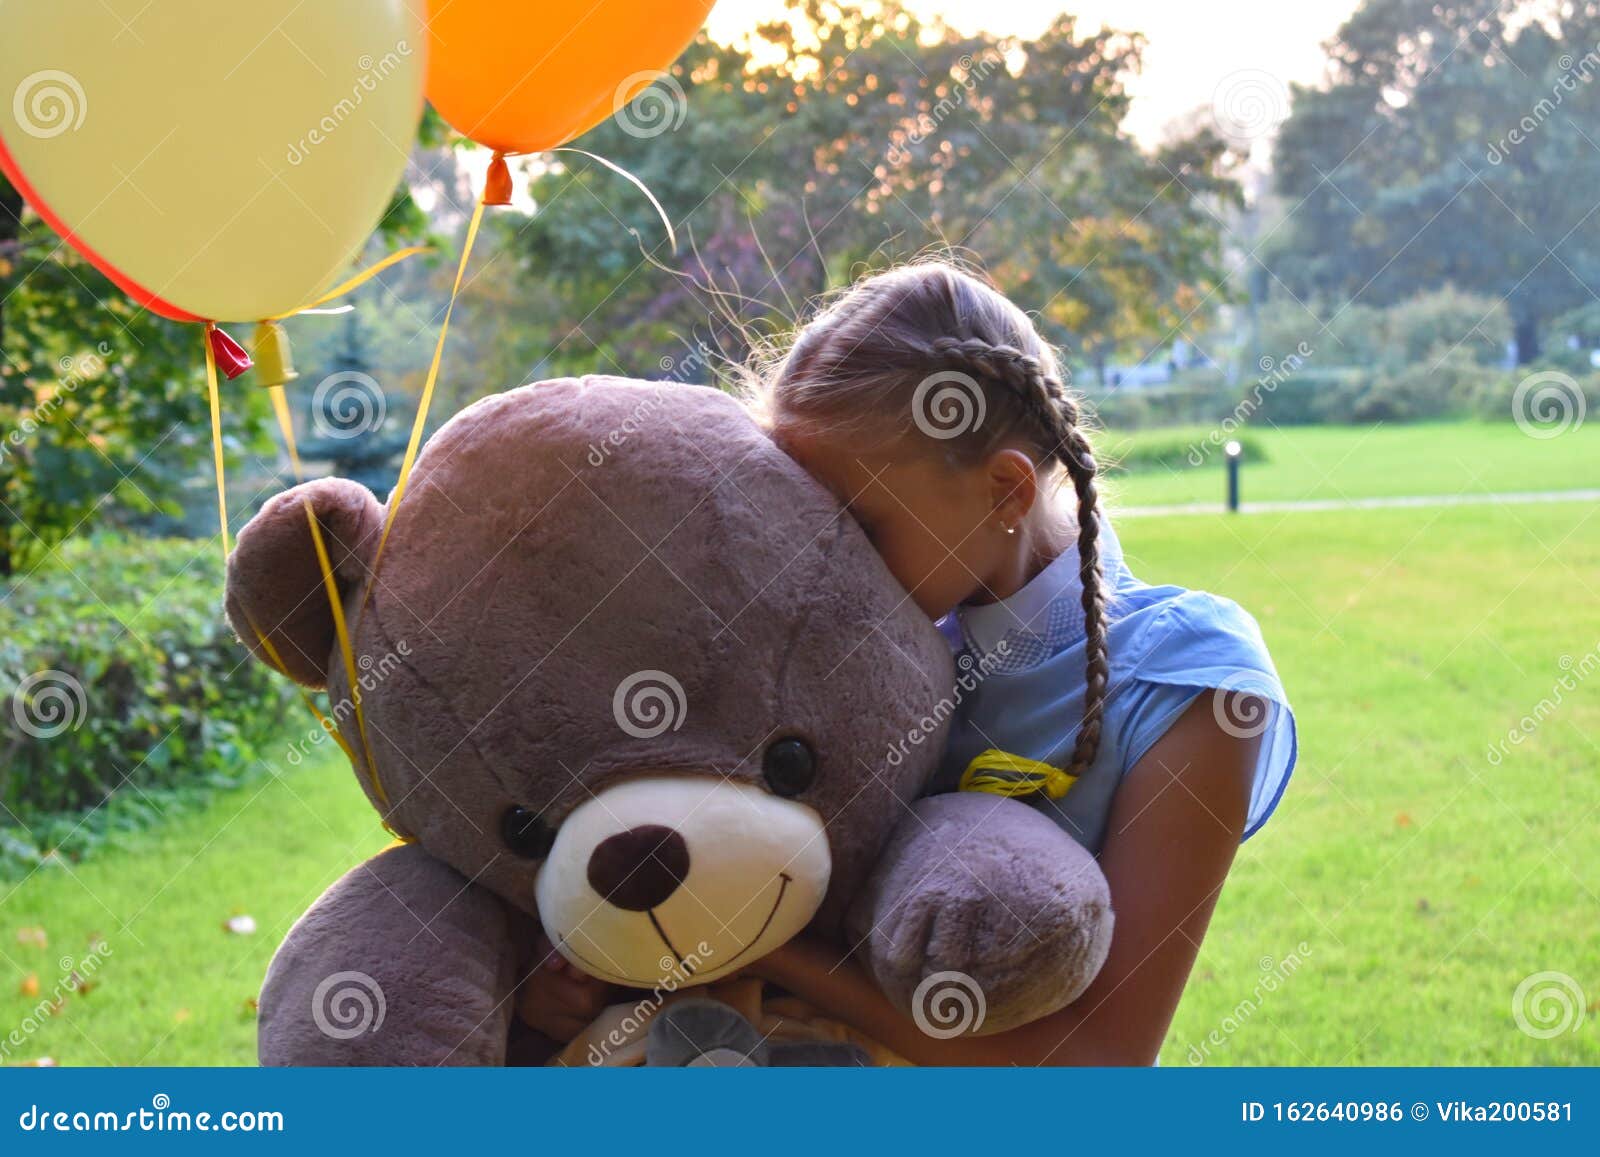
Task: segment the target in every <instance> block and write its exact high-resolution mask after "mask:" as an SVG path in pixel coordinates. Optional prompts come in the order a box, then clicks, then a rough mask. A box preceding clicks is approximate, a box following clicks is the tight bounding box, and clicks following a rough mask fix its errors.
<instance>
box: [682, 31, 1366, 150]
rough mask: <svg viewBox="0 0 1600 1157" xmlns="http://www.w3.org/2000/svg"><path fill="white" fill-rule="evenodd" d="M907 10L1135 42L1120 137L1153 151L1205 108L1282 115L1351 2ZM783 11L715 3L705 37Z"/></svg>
mask: <svg viewBox="0 0 1600 1157" xmlns="http://www.w3.org/2000/svg"><path fill="white" fill-rule="evenodd" d="M909 7H911V8H912V9H914V10H915V11H917V12H918V13H919V14H921V15H931V14H935V13H937V14H938V15H940V16H943V17H944V18H945V20H946V22H947V23H949V24H951V25H953V26H954V27H956V28H958V29H960V30H961V31H963V32H972V31H975V30H977V29H979V28H982V29H984V30H987V31H989V32H995V33H1002V34H1014V35H1022V36H1028V35H1035V34H1037V33H1038V32H1039V31H1040V30H1041V29H1042V28H1044V27H1045V26H1046V25H1048V24H1049V22H1050V20H1051V19H1052V18H1053V17H1054V16H1055V15H1056V14H1057V13H1059V12H1062V11H1069V12H1071V13H1073V14H1074V15H1076V16H1077V17H1078V20H1079V23H1080V27H1084V28H1086V29H1088V28H1098V27H1101V26H1105V25H1110V26H1111V27H1114V28H1117V29H1119V30H1121V31H1138V32H1143V33H1144V34H1145V36H1146V38H1147V40H1148V44H1147V46H1146V49H1145V58H1144V59H1145V67H1144V73H1143V75H1141V76H1138V77H1135V78H1133V80H1132V82H1131V83H1130V85H1129V89H1130V91H1131V92H1132V93H1133V95H1134V104H1133V110H1132V112H1131V113H1130V114H1129V117H1128V121H1127V123H1126V127H1127V129H1128V131H1129V132H1131V133H1133V134H1134V135H1135V136H1137V137H1138V138H1139V139H1140V140H1142V141H1145V142H1146V143H1154V142H1156V141H1158V140H1160V139H1161V136H1162V130H1163V128H1164V126H1166V125H1167V124H1168V123H1169V122H1170V121H1172V120H1174V119H1176V118H1179V117H1182V116H1184V115H1186V114H1188V113H1190V112H1191V111H1192V110H1194V109H1196V108H1200V107H1210V106H1212V105H1213V104H1218V105H1221V106H1223V107H1224V108H1225V109H1226V110H1227V112H1226V113H1225V117H1226V118H1231V119H1232V120H1233V121H1234V122H1236V124H1237V126H1238V127H1239V128H1240V130H1241V131H1250V130H1252V129H1253V126H1255V125H1257V124H1258V123H1259V122H1260V121H1261V120H1262V119H1263V118H1267V119H1270V118H1273V117H1281V115H1284V114H1286V113H1287V107H1286V102H1287V92H1288V85H1289V83H1290V82H1291V81H1300V82H1314V81H1316V80H1317V79H1318V78H1319V77H1320V76H1321V74H1322V59H1323V56H1322V49H1321V44H1322V42H1323V41H1324V40H1327V39H1328V38H1329V37H1331V36H1332V35H1333V33H1334V32H1335V31H1337V30H1338V27H1339V25H1340V24H1341V23H1343V22H1344V20H1345V18H1346V17H1348V16H1349V15H1350V13H1351V12H1352V11H1354V9H1355V7H1356V0H1231V2H1223V3H1217V4H1205V3H1198V2H1196V0H1115V2H1113V0H1073V2H1070V3H1069V2H1066V0H909ZM783 9H784V4H783V2H782V0H720V2H719V3H718V4H717V7H716V9H715V10H714V11H713V12H712V14H711V21H710V25H709V27H710V30H711V33H712V35H714V36H716V37H718V38H719V39H722V38H727V37H731V36H735V35H737V34H738V33H739V32H740V31H742V30H745V29H748V28H751V27H753V26H754V25H756V24H758V23H760V22H762V21H764V20H771V19H773V18H774V17H775V16H777V15H779V14H781V13H782V11H783Z"/></svg>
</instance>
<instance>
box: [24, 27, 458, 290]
mask: <svg viewBox="0 0 1600 1157" xmlns="http://www.w3.org/2000/svg"><path fill="white" fill-rule="evenodd" d="M420 3H421V0H416V4H417V6H416V7H414V6H413V3H412V0H310V2H307V0H44V2H39V0H32V2H30V0H14V2H11V3H4V2H0V167H3V168H4V170H5V172H6V174H7V175H8V176H9V177H10V178H11V180H12V182H13V183H14V184H16V186H17V187H18V189H19V191H21V193H22V194H23V196H24V197H25V198H27V200H28V202H29V204H31V205H32V206H33V207H34V209H35V210H36V211H38V213H39V214H40V216H42V217H43V218H44V219H45V220H46V221H48V222H49V223H50V224H51V225H52V226H53V227H54V228H55V229H56V230H57V231H58V232H59V233H61V235H62V236H63V237H65V238H66V239H67V240H68V241H70V242H71V243H72V244H73V245H74V246H76V247H77V248H78V249H79V250H80V251H81V252H82V253H83V254H84V255H85V256H86V257H88V258H89V260H91V261H93V262H94V263H95V264H96V265H97V266H99V267H100V268H101V269H102V270H103V271H104V272H105V273H106V274H107V275H108V276H110V277H111V279H112V280H113V281H115V282H116V283H117V284H118V285H119V286H121V287H122V288H123V289H124V290H125V291H127V292H128V293H129V294H130V295H131V296H133V297H134V298H135V299H136V300H138V301H140V302H141V303H143V304H144V305H146V306H147V307H149V308H150V309H152V310H154V311H156V312H158V313H161V314H164V315H166V316H168V317H173V318H177V319H179V320H186V321H188V320H202V319H203V320H207V321H253V320H256V319H259V318H265V317H274V316H277V315H280V314H286V313H290V312H292V311H294V310H296V309H298V308H300V307H301V306H303V305H306V304H307V303H309V302H310V301H312V300H313V299H314V298H316V297H317V296H318V295H319V294H320V293H321V292H322V291H324V290H326V289H327V288H328V287H330V286H331V285H332V284H333V282H334V280H335V279H336V278H337V277H338V276H339V274H340V273H341V272H342V271H343V270H344V269H345V267H346V266H347V265H348V264H349V262H350V261H351V260H352V259H353V258H354V257H355V256H356V255H357V253H358V252H359V251H360V249H361V246H362V244H363V243H364V242H365V241H366V240H367V238H368V236H369V235H370V234H371V232H372V230H373V228H374V226H376V225H377V223H378V221H379V218H380V216H381V215H382V213H383V211H384V209H385V208H386V206H387V205H388V204H389V201H390V198H391V197H392V195H393V193H394V190H395V188H396V186H397V185H398V183H399V181H400V178H401V176H402V174H403V173H404V171H405V165H406V159H407V155H408V152H409V150H410V147H411V142H412V138H413V136H414V134H415V132H416V126H417V121H418V118H419V117H420V116H421V112H422V90H423V78H424V75H425V72H426V49H427V44H426V40H427V37H426V33H425V32H424V29H423V22H422V18H421V15H420Z"/></svg>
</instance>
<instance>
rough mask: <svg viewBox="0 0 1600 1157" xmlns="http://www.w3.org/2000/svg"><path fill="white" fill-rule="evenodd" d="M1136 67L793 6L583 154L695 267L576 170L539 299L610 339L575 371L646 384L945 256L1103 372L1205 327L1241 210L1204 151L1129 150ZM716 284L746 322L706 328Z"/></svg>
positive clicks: (906, 21)
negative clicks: (870, 275)
mask: <svg viewBox="0 0 1600 1157" xmlns="http://www.w3.org/2000/svg"><path fill="white" fill-rule="evenodd" d="M1140 48H1141V42H1140V41H1139V39H1138V38H1137V37H1132V36H1126V35H1122V34H1118V33H1114V32H1096V33H1090V34H1083V33H1080V32H1079V31H1078V29H1077V27H1076V25H1075V24H1074V22H1073V20H1072V18H1071V17H1067V16H1063V17H1060V18H1059V19H1058V20H1057V21H1056V22H1055V24H1054V25H1052V27H1051V28H1049V29H1048V30H1046V32H1045V33H1044V34H1042V35H1041V36H1040V37H1039V38H1038V39H1037V40H1034V41H1029V42H1021V41H1016V40H1010V39H997V38H994V37H990V36H986V35H980V36H974V37H964V36H961V35H959V34H957V33H956V32H954V31H952V30H950V29H949V28H947V27H945V26H944V25H942V24H940V23H938V22H931V23H925V22H923V21H920V20H919V19H918V18H917V17H916V16H915V15H914V14H913V13H911V12H909V11H907V10H906V9H904V8H902V7H901V6H900V5H899V4H898V3H896V2H894V0H885V2H884V3H882V4H880V5H873V6H871V7H869V8H866V9H862V8H857V7H853V6H846V5H843V4H835V3H828V2H825V0H796V2H795V3H794V4H793V6H792V8H791V11H790V13H789V19H788V20H787V21H786V22H783V23H777V24H772V25H768V26H765V27H762V28H760V29H758V30H757V31H756V32H755V34H754V35H753V36H752V37H751V39H750V42H749V43H747V44H740V45H733V46H728V45H719V44H715V43H713V42H710V41H708V40H706V39H704V38H702V39H701V40H699V41H697V42H696V43H695V44H694V45H693V46H692V47H691V48H690V49H689V51H688V52H687V53H686V54H685V55H684V57H683V58H682V59H681V60H680V61H679V62H678V64H677V66H675V68H674V69H673V71H672V74H671V76H670V77H669V78H666V79H664V80H663V81H662V82H661V83H659V84H658V85H657V87H656V88H655V89H654V90H653V91H652V92H650V93H647V94H646V96H644V97H640V98H638V99H637V100H636V101H635V102H634V105H633V106H630V108H629V109H626V110H624V111H623V113H622V114H621V115H619V116H618V117H617V118H615V119H614V120H613V121H611V122H608V123H607V124H605V125H603V126H602V127H600V128H598V129H596V130H595V131H594V132H592V133H591V134H589V136H588V137H586V138H585V139H584V140H583V141H582V142H580V143H581V144H582V145H583V147H585V148H587V149H590V150H592V151H594V152H596V153H598V154H600V155H603V156H605V157H607V158H609V159H611V160H614V161H616V162H618V163H619V164H622V165H624V166H625V167H627V168H628V169H629V170H630V171H632V172H633V173H635V174H637V175H638V176H639V177H640V178H641V179H642V180H643V181H644V182H645V183H646V184H647V185H648V186H649V187H650V188H651V189H652V190H653V191H654V193H655V194H656V195H657V197H659V199H660V200H661V202H662V204H663V205H664V206H665V208H666V211H667V212H668V214H669V215H670V216H671V217H672V219H673V220H674V221H675V222H676V223H677V224H678V228H679V230H680V232H681V233H683V234H684V235H685V236H686V237H689V238H692V241H693V250H692V252H690V253H689V254H688V255H687V256H686V257H684V258H681V259H677V258H673V257H672V255H670V254H668V253H666V252H665V247H664V246H663V245H658V244H656V243H655V239H656V238H658V237H659V236H660V235H661V232H662V229H661V226H660V224H659V223H658V222H657V221H656V220H655V219H654V216H653V214H652V212H651V210H650V209H649V207H648V206H647V204H646V203H645V202H644V199H643V198H642V197H639V196H637V195H636V194H634V193H633V192H632V190H630V189H629V188H628V187H627V186H626V185H624V184H623V183H621V182H620V181H619V180H618V179H617V178H616V177H615V176H614V175H612V174H610V173H608V172H606V171H605V170H604V169H602V168H600V167H599V166H595V165H592V164H591V163H589V162H587V161H583V160H574V161H571V162H570V163H569V162H568V161H567V159H566V158H565V157H562V158H560V160H561V162H562V163H561V165H559V166H557V167H555V168H553V169H552V170H551V171H550V172H549V173H548V174H546V175H545V176H544V177H543V178H541V179H540V180H539V181H538V182H537V183H536V184H535V186H534V192H535V195H536V197H537V199H538V200H539V202H540V215H539V217H538V218H537V219H536V220H535V221H534V222H533V223H532V225H531V227H530V228H529V229H528V231H527V243H526V244H527V251H528V252H529V253H530V254H531V256H532V257H533V260H532V261H531V262H530V263H529V269H530V271H531V276H532V277H534V278H536V279H541V280H543V279H546V278H548V279H550V280H551V281H552V282H553V283H555V284H557V285H558V286H559V287H560V290H561V294H560V295H561V297H562V298H563V299H564V300H565V301H566V302H568V303H570V304H569V305H568V306H567V308H566V312H567V313H568V314H569V315H570V316H568V317H565V318H564V319H563V320H564V322H567V323H570V324H568V325H564V326H563V327H562V328H563V332H574V331H575V330H576V329H577V328H579V327H581V326H584V325H585V319H586V318H588V317H589V316H590V315H591V314H592V313H594V312H595V311H597V310H598V311H601V312H602V313H603V314H604V316H605V317H606V318H607V324H606V325H605V326H604V327H603V328H604V330H605V334H606V337H605V340H604V341H601V340H597V339H596V338H595V337H594V336H592V335H591V334H590V333H588V332H587V331H588V329H593V328H595V327H593V326H592V324H591V325H588V326H587V328H586V329H585V332H584V333H582V334H580V335H579V336H578V338H577V339H576V340H575V341H574V343H573V347H574V348H571V349H568V350H566V351H563V353H562V356H563V357H564V358H565V359H566V361H565V364H566V366H567V367H568V368H581V367H585V366H587V365H592V364H594V362H595V360H596V359H604V360H611V359H616V360H618V361H620V363H621V364H622V365H623V366H625V367H627V366H631V367H633V368H634V370H635V372H637V367H638V366H640V365H642V364H649V363H653V362H655V361H657V360H658V359H657V356H656V355H658V354H659V353H660V352H661V351H663V350H670V349H672V348H673V347H674V346H676V345H677V344H678V343H679V342H682V341H685V340H687V341H688V342H689V343H690V344H691V345H696V344H698V343H699V342H700V341H701V340H705V341H706V344H708V345H710V346H711V347H713V348H715V349H718V350H720V351H721V352H723V353H724V354H726V355H727V356H730V357H734V358H738V357H741V356H742V355H743V353H744V352H745V333H744V332H743V330H742V326H744V325H746V324H748V325H752V326H753V327H754V328H755V329H757V330H770V329H773V328H783V327H786V326H787V325H789V324H791V323H792V321H793V320H794V318H795V316H796V315H797V314H798V313H800V312H801V311H802V310H803V309H804V305H805V302H806V300H807V299H808V298H811V297H814V296H815V295H817V294H819V293H821V292H823V291H824V290H826V289H828V288H829V287H830V286H835V285H838V284H841V283H843V282H847V281H849V280H851V279H852V278H853V277H854V276H856V275H858V274H859V273H860V272H861V271H862V270H864V269H868V268H877V267H882V266H884V265H888V264H891V263H893V262H896V261H901V260H905V259H907V258H910V257H913V256H915V255H917V254H919V253H921V252H924V251H926V250H928V249H929V248H931V247H942V246H948V247H950V248H952V249H956V250H965V251H968V252H970V253H973V254H975V255H976V256H977V257H978V259H979V260H980V261H981V262H984V263H985V264H987V266H988V267H989V268H990V269H991V271H992V272H993V273H994V274H995V275H996V276H997V278H998V280H999V281H1000V282H1001V283H1002V284H1003V286H1004V288H1005V289H1006V291H1007V292H1008V293H1010V294H1011V295H1013V296H1014V297H1015V298H1016V299H1017V300H1018V301H1019V303H1020V304H1022V305H1023V306H1024V307H1025V308H1028V309H1031V310H1034V311H1036V312H1037V313H1038V314H1039V315H1040V317H1041V318H1042V320H1043V321H1044V323H1045V325H1046V327H1047V328H1048V329H1050V330H1051V331H1052V333H1051V336H1052V337H1054V338H1056V339H1057V340H1063V341H1065V342H1067V343H1068V344H1071V345H1076V346H1077V347H1078V348H1079V349H1080V351H1081V352H1082V353H1083V354H1084V356H1086V357H1088V358H1090V359H1091V360H1097V359H1099V358H1103V357H1104V356H1106V355H1107V354H1108V353H1109V352H1110V351H1112V350H1114V349H1116V348H1123V347H1128V346H1133V345H1136V344H1137V343H1139V342H1142V341H1149V340H1152V339H1156V338H1160V337H1162V336H1163V335H1166V336H1170V333H1169V332H1168V331H1170V330H1171V329H1172V328H1174V327H1175V326H1176V325H1177V324H1178V323H1179V322H1180V321H1183V320H1185V319H1186V318H1188V319H1189V320H1190V322H1191V324H1196V325H1198V324H1199V323H1200V322H1201V321H1203V320H1204V319H1205V317H1206V316H1207V314H1206V313H1205V312H1204V311H1203V309H1201V308H1199V307H1202V306H1203V305H1206V304H1210V303H1211V302H1212V301H1214V300H1215V299H1216V298H1215V291H1216V290H1217V289H1218V287H1219V286H1220V284H1221V281H1222V278H1223V271H1222V262H1221V245H1220V240H1219V238H1220V227H1219V224H1218V222H1217V220H1216V219H1215V218H1214V217H1213V213H1215V212H1217V211H1218V210H1221V209H1223V208H1225V207H1226V206H1227V205H1228V204H1229V203H1231V202H1234V201H1236V199H1237V190H1236V187H1235V186H1234V185H1233V183H1232V182H1231V181H1229V180H1227V179H1226V178H1225V177H1224V176H1223V175H1222V174H1221V172H1220V170H1221V167H1222V163H1223V159H1224V149H1223V146H1222V145H1221V143H1220V142H1219V141H1217V140H1216V139H1215V138H1214V137H1211V136H1210V135H1209V134H1201V135H1198V136H1196V137H1192V138H1188V139H1185V140H1183V141H1181V142H1177V143H1175V144H1174V145H1172V146H1171V147H1169V148H1167V149H1164V150H1161V151H1160V152H1158V153H1156V154H1153V155H1152V154H1146V153H1144V152H1142V151H1141V150H1140V149H1139V148H1138V147H1137V146H1136V144H1135V143H1134V142H1133V141H1132V140H1131V139H1130V138H1128V137H1127V136H1126V135H1125V134H1123V133H1122V132H1121V130H1120V128H1119V124H1120V121H1121V119H1122V117H1123V115H1124V114H1125V112H1126V111H1127V107H1128V97H1127V94H1126V92H1125V91H1124V88H1123V79H1124V77H1125V76H1126V75H1127V74H1128V73H1130V72H1131V71H1132V70H1134V69H1136V68H1137V66H1138V59H1139V51H1140ZM646 114H653V115H654V116H655V118H656V119H654V120H647V119H646ZM638 238H644V239H646V240H645V242H644V245H645V247H646V248H647V249H648V250H650V251H651V252H650V259H651V260H654V261H657V262H661V263H663V264H667V265H669V266H671V265H673V264H676V267H677V269H676V271H677V272H678V273H680V274H681V275H682V277H681V278H675V277H674V276H673V275H672V273H671V272H666V271H662V270H659V269H652V268H651V267H650V264H649V262H648V261H647V260H646V259H645V257H644V255H642V254H641V253H640V241H639V240H638ZM713 284H714V285H715V286H717V287H719V288H720V289H722V290H725V291H728V292H729V293H731V295H732V296H731V297H724V298H723V299H722V300H723V304H724V305H727V306H728V307H729V310H728V312H729V313H731V314H732V315H733V316H731V317H730V316H728V314H727V313H719V312H718V311H716V310H708V308H707V306H708V302H707V297H708V295H707V294H706V293H705V292H704V291H703V287H705V286H708V285H713ZM696 287H701V288H698V289H697V288H696ZM585 337H587V338H588V341H587V342H586V343H585V342H584V341H583V340H582V339H583V338H585ZM606 368H614V367H611V366H607V367H606Z"/></svg>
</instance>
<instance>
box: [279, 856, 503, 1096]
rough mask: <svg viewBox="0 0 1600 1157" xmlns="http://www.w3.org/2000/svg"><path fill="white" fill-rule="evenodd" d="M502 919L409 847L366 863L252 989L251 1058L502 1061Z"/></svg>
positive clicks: (483, 898)
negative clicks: (257, 989) (255, 995)
mask: <svg viewBox="0 0 1600 1157" xmlns="http://www.w3.org/2000/svg"><path fill="white" fill-rule="evenodd" d="M513 921H514V917H512V916H511V915H510V914H509V913H508V911H507V909H506V907H505V905H504V904H503V903H502V902H501V901H500V900H499V899H497V898H496V897H494V896H493V895H491V894H490V893H489V892H487V891H486V890H484V889H482V888H478V887H474V886H473V885H471V884H469V883H468V882H467V881H466V880H465V879H464V878H463V877H462V876H461V875H460V874H459V873H457V872H456V871H454V870H453V869H451V868H449V867H447V866H446V865H445V864H443V863H441V862H440V861H438V860H436V859H434V858H433V857H432V856H430V855H429V854H428V853H427V852H424V851H423V850H422V849H421V848H420V847H417V846H415V845H406V846H403V847H397V848H392V849H390V850H388V851H386V852H383V853H381V854H379V855H377V856H374V857H373V858H372V859H371V860H368V861H367V862H366V863H364V864H362V865H360V866H359V867H356V868H354V869H352V870H351V871H350V872H348V873H346V874H345V876H344V877H343V878H342V879H341V880H339V881H338V882H337V883H336V884H334V885H333V886H332V887H331V888H329V889H328V890H327V891H326V892H324V893H323V895H322V897H321V899H319V900H318V901H317V902H316V903H315V904H314V905H312V907H311V909H310V910H309V911H308V912H306V914H305V915H304V916H302V917H301V918H300V920H299V921H298V922H297V923H296V924H295V926H294V927H293V928H292V929H290V931H289V935H288V937H287V938H285V940H284V942H283V944H282V945H280V946H279V948H278V952H277V955H276V956H274V957H273V960H272V966H271V967H270V968H269V969H268V971H267V979H266V983H265V984H264V985H263V987H262V990H261V999H260V1011H259V1015H258V1021H257V1027H258V1044H257V1047H258V1052H259V1055H260V1060H261V1063H262V1064H264V1065H441V1064H444V1065H502V1064H504V1063H505V1061H506V1041H507V1032H508V1026H509V1022H510V1018H511V1015H512V1011H513V1004H514V1001H513V1000H512V995H513V993H514V990H515V987H516V973H517V957H516V953H515V951H514V941H513V937H512V934H511V927H512V924H513Z"/></svg>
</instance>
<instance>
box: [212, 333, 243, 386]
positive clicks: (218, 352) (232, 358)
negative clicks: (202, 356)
mask: <svg viewBox="0 0 1600 1157" xmlns="http://www.w3.org/2000/svg"><path fill="white" fill-rule="evenodd" d="M207 336H208V338H209V340H210V342H211V352H212V354H213V355H214V356H215V357H216V359H217V368H218V369H219V370H221V371H222V376H223V377H225V378H227V379H228V380H229V381H230V382H231V381H233V379H234V378H236V377H238V376H239V375H240V374H242V373H244V372H245V371H246V370H248V369H249V368H250V367H251V365H252V364H254V363H252V362H251V361H250V355H249V354H247V353H246V352H245V349H244V346H242V345H240V344H239V343H238V342H236V341H234V340H233V339H232V338H231V337H229V336H228V335H227V334H225V333H223V332H222V331H221V330H220V329H218V328H217V327H216V326H214V325H213V326H208V327H207Z"/></svg>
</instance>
